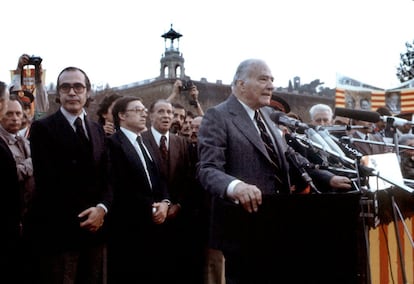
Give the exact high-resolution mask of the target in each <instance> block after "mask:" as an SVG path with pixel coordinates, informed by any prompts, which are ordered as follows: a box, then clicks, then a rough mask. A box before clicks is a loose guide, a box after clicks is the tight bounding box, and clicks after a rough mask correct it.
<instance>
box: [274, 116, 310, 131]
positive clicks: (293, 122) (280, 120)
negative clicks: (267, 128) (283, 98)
mask: <svg viewBox="0 0 414 284" xmlns="http://www.w3.org/2000/svg"><path fill="white" fill-rule="evenodd" d="M270 119H271V120H273V121H274V122H275V123H276V124H282V125H284V126H287V127H289V128H293V129H297V128H299V129H302V130H306V129H308V128H309V125H307V124H306V123H303V122H301V121H299V120H297V119H294V118H291V117H288V116H287V115H285V114H283V113H282V112H273V113H271V114H270Z"/></svg>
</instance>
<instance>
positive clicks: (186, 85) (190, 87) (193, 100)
mask: <svg viewBox="0 0 414 284" xmlns="http://www.w3.org/2000/svg"><path fill="white" fill-rule="evenodd" d="M183 91H188V95H189V97H190V101H189V104H190V105H192V106H193V107H194V108H195V109H196V111H195V112H196V114H197V115H201V116H203V115H204V111H203V109H202V107H201V105H200V102H199V101H198V94H199V91H198V89H197V86H196V85H194V84H193V82H192V81H182V80H179V79H177V80H176V81H175V82H174V86H173V90H172V93H171V95H170V96H169V97H168V98H167V101H169V102H173V101H174V100H176V99H177V97H178V95H179V94H181V93H182V92H183Z"/></svg>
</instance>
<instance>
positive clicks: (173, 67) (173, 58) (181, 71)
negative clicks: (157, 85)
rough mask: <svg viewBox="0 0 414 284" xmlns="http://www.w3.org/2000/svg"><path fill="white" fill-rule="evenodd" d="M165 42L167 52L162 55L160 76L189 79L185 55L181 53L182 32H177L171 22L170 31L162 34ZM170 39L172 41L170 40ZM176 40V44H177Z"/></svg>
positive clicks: (163, 77)
mask: <svg viewBox="0 0 414 284" xmlns="http://www.w3.org/2000/svg"><path fill="white" fill-rule="evenodd" d="M161 37H163V38H164V42H165V52H164V54H163V55H162V57H161V60H160V62H161V72H160V78H162V79H174V78H177V79H184V80H186V79H187V76H186V75H185V68H184V57H183V55H182V53H180V48H179V45H180V37H182V34H180V33H177V32H176V31H175V30H174V29H173V28H172V24H171V28H170V30H169V31H168V32H166V33H165V34H163V35H161ZM168 40H169V41H170V42H168ZM175 40H177V41H176V44H175V42H174V41H175Z"/></svg>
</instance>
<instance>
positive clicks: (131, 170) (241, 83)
mask: <svg viewBox="0 0 414 284" xmlns="http://www.w3.org/2000/svg"><path fill="white" fill-rule="evenodd" d="M28 63H29V57H28V55H26V54H23V55H22V56H21V57H20V58H19V61H18V65H17V68H16V72H15V76H16V77H14V78H13V80H12V82H11V84H10V85H9V86H8V84H6V83H5V82H0V157H1V158H0V171H1V172H2V173H3V174H2V180H3V185H4V190H3V191H4V193H3V198H4V199H3V201H4V202H3V206H1V208H2V209H1V210H2V211H1V214H0V215H1V218H2V220H3V221H4V222H3V224H4V226H3V227H4V229H5V231H4V232H5V235H4V236H5V240H6V241H5V242H3V248H2V252H1V253H0V270H1V271H2V272H3V277H5V279H13V280H12V282H11V283H28V284H32V283H33V284H45V283H46V284H47V283H72V284H80V283H88V284H89V283H140V281H141V279H151V282H152V283H170V282H171V283H191V284H197V283H208V284H210V283H211V284H222V283H228V284H234V283H246V284H247V283H274V282H273V281H275V280H276V278H275V277H277V273H275V269H276V270H277V269H278V268H277V267H272V268H271V267H269V263H267V259H266V258H264V257H263V255H269V256H270V252H269V254H267V253H266V254H263V251H262V249H264V247H263V245H261V244H257V243H256V241H257V238H256V236H255V232H254V231H252V230H250V229H249V228H255V227H256V226H258V225H257V224H262V222H264V220H266V218H268V216H266V215H261V214H258V212H260V210H261V207H262V204H263V203H265V202H267V201H266V200H268V199H269V198H271V197H272V196H275V195H290V194H304V193H312V192H315V191H316V192H318V193H321V192H344V193H346V192H349V191H351V190H352V189H353V188H352V181H351V179H350V178H349V177H348V176H347V175H341V174H340V173H338V172H332V171H330V170H328V169H320V168H317V167H314V168H309V169H307V174H309V175H310V176H311V178H312V187H310V184H309V180H306V179H304V178H303V176H304V173H303V169H302V168H300V167H298V164H308V163H309V161H312V162H314V161H319V160H318V159H315V155H319V154H321V152H323V149H319V150H320V151H319V153H318V151H315V152H312V153H311V152H309V151H304V150H303V149H300V146H301V145H302V146H303V143H292V139H293V138H294V134H296V133H293V132H295V129H290V128H289V127H286V126H284V127H283V128H282V126H281V125H276V124H275V121H274V116H273V115H274V113H276V112H279V113H280V112H283V113H285V114H286V116H288V117H290V118H293V119H295V120H296V121H300V116H299V115H297V114H295V113H293V112H291V111H290V108H289V105H288V104H287V103H286V102H285V101H283V100H279V101H278V102H275V101H274V100H273V98H274V96H273V90H274V85H273V80H274V78H273V75H272V72H271V69H270V68H269V66H268V65H267V63H266V62H264V61H262V60H258V59H248V60H245V61H243V62H241V63H240V65H239V66H238V67H237V69H236V72H235V75H234V79H233V82H232V84H231V90H232V93H231V95H230V96H229V97H228V98H227V99H226V100H225V101H224V102H222V103H220V104H218V105H216V106H214V107H211V108H209V109H207V110H206V111H204V110H203V108H202V106H201V105H200V103H199V101H198V96H199V91H198V89H197V86H196V85H195V84H192V85H191V86H189V90H188V92H189V95H190V98H191V99H192V105H193V106H194V110H188V109H185V108H184V107H183V106H182V105H181V104H180V103H179V101H178V100H177V98H178V97H179V96H178V95H179V94H180V92H182V84H183V82H182V81H181V80H176V82H175V83H174V86H173V91H172V93H171V95H170V96H169V97H167V98H165V99H159V100H156V101H155V102H153V103H152V104H151V105H148V106H146V105H144V103H143V101H142V100H141V98H139V96H138V97H135V96H121V95H120V94H118V93H111V94H109V95H107V96H106V97H105V98H104V99H103V100H102V102H101V103H100V105H99V108H98V111H97V116H98V120H97V121H94V120H93V119H91V118H90V114H88V112H87V103H88V100H89V99H90V95H91V82H90V80H89V77H88V75H87V73H86V72H85V71H84V70H82V69H80V68H78V67H73V66H69V67H66V68H64V69H63V70H62V71H61V72H60V73H59V75H58V78H57V84H56V86H57V98H58V101H59V103H60V108H59V109H58V110H57V111H56V112H54V113H52V114H48V115H47V111H48V98H47V91H46V88H45V87H44V85H43V83H42V80H41V78H42V76H41V73H42V69H41V64H40V65H37V66H36V72H38V73H37V75H36V82H35V88H34V90H35V92H34V93H33V92H30V91H28V90H26V89H24V86H22V84H21V82H22V81H21V78H20V77H19V76H21V72H22V70H23V69H24V66H26V65H27V64H28ZM32 91H33V90H32ZM309 112H310V118H311V121H310V122H309V124H310V125H311V124H313V125H314V126H315V127H316V126H319V127H329V126H332V125H334V123H335V120H334V115H333V112H332V109H331V108H330V107H329V106H327V105H324V104H317V105H315V106H313V107H312V108H311V109H310V110H309ZM347 123H349V125H355V126H358V125H359V126H361V127H360V128H355V130H351V131H349V129H348V128H346V131H347V132H346V134H347V135H350V136H352V137H354V138H357V137H358V138H361V139H365V137H367V138H366V139H368V140H376V141H384V140H382V139H383V135H384V133H385V132H384V131H383V130H384V129H378V127H377V126H376V125H374V124H370V125H368V124H367V123H365V122H360V121H355V120H352V121H348V122H347ZM278 126H279V127H278ZM350 128H351V127H350ZM351 132H352V133H351ZM302 134H303V133H302ZM399 139H401V140H400V143H401V144H403V145H413V143H414V142H413V141H414V138H413V137H412V135H411V134H404V135H400V137H399ZM296 142H297V141H296ZM374 146H376V145H371V144H366V143H360V144H358V143H354V144H353V145H352V147H354V148H355V149H357V151H359V152H361V153H363V154H364V155H370V154H375V153H384V152H387V151H390V150H389V148H387V147H385V146H384V147H382V146H381V147H377V148H375V147H374ZM374 148H375V149H374ZM321 150H322V151H321ZM412 152H413V151H412V150H411V151H409V150H407V151H403V154H404V156H403V158H402V159H401V163H403V164H404V165H403V166H402V169H404V170H403V173H404V175H406V176H407V178H412V168H413V158H412V156H413V155H412ZM325 158H326V157H324V158H322V159H320V161H328V160H327V159H325ZM315 185H316V186H315ZM252 216H253V217H252ZM263 218H264V219H263ZM257 248H260V250H258V249H257ZM271 253H273V252H271ZM270 263H274V262H270ZM281 267H284V266H283V265H282V266H281ZM281 267H280V269H281Z"/></svg>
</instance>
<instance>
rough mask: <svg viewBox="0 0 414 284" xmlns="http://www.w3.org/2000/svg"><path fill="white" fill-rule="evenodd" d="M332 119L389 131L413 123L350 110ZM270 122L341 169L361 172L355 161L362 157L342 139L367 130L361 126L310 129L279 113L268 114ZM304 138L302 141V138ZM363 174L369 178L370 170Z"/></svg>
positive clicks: (349, 140) (340, 110) (348, 140)
mask: <svg viewBox="0 0 414 284" xmlns="http://www.w3.org/2000/svg"><path fill="white" fill-rule="evenodd" d="M334 115H335V116H340V117H346V118H350V119H353V120H359V121H366V122H372V123H377V122H379V121H383V122H385V123H387V125H390V126H392V127H398V126H402V125H405V124H410V125H414V123H413V122H411V121H409V120H405V119H402V118H399V117H394V116H381V115H380V114H379V113H378V112H373V111H365V110H353V109H348V108H335V111H334ZM270 118H271V119H272V121H274V122H275V123H276V124H279V125H283V126H285V127H287V128H289V129H290V130H292V131H293V132H294V133H296V132H297V133H303V134H306V135H297V136H295V138H296V139H300V140H301V142H305V143H306V144H308V145H309V144H310V146H312V147H316V148H317V149H319V150H321V151H323V152H325V153H327V154H328V155H330V156H333V157H335V158H336V159H337V160H339V161H341V163H342V165H343V167H344V168H347V169H351V171H353V172H356V171H358V172H361V167H362V166H361V165H360V164H359V158H361V157H362V154H361V153H359V152H358V151H357V150H356V149H354V148H352V146H351V144H352V142H353V140H354V139H353V138H351V137H350V136H349V135H346V133H347V131H349V130H353V129H363V128H365V129H367V128H368V127H366V126H362V125H332V126H314V125H310V124H307V123H304V122H302V121H300V120H297V119H294V118H291V117H289V116H287V115H286V114H285V113H282V112H275V113H272V114H271V116H270ZM332 133H343V134H344V135H343V136H338V135H332ZM303 137H305V138H303ZM313 166H316V167H323V168H332V165H313ZM362 172H363V174H369V173H371V172H372V170H371V169H366V168H363V169H362Z"/></svg>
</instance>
